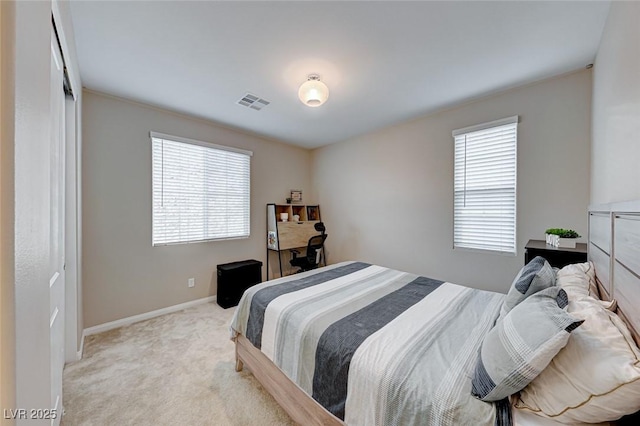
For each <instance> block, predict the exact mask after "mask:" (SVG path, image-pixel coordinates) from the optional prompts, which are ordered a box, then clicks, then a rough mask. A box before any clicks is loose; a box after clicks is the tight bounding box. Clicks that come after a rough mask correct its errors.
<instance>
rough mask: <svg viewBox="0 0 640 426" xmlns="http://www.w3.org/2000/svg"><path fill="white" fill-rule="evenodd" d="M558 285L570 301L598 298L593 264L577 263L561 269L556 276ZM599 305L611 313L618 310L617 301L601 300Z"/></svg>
mask: <svg viewBox="0 0 640 426" xmlns="http://www.w3.org/2000/svg"><path fill="white" fill-rule="evenodd" d="M556 285H557V286H558V287H560V288H562V289H564V290H565V291H566V292H567V294H568V295H569V300H575V299H578V298H582V297H584V296H591V297H594V298H596V299H597V298H598V285H597V284H596V274H595V267H594V265H593V263H591V262H585V263H575V264H572V265H567V266H565V267H564V268H562V269H559V270H558V272H557V274H556ZM599 303H600V304H601V305H602V306H604V307H605V308H606V309H608V310H610V311H614V312H615V310H616V306H617V303H616V301H615V300H611V301H605V300H600V301H599Z"/></svg>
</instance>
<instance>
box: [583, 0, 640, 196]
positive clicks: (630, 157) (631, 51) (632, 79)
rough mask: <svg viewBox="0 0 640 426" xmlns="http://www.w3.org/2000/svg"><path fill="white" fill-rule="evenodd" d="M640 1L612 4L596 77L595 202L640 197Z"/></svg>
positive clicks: (593, 180) (592, 170) (594, 121)
mask: <svg viewBox="0 0 640 426" xmlns="http://www.w3.org/2000/svg"><path fill="white" fill-rule="evenodd" d="M639 135H640V3H638V2H617V1H615V2H611V9H610V10H609V17H608V18H607V23H606V25H605V28H604V31H603V34H602V40H601V41H600V47H599V49H598V54H597V56H596V61H595V67H594V76H593V127H592V138H593V140H592V155H591V157H592V160H591V161H592V163H591V173H592V181H591V202H593V203H607V202H612V201H625V200H637V199H640V136H639Z"/></svg>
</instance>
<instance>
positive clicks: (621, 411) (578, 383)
mask: <svg viewBox="0 0 640 426" xmlns="http://www.w3.org/2000/svg"><path fill="white" fill-rule="evenodd" d="M568 312H569V313H570V314H571V316H573V317H575V318H580V319H584V320H585V321H584V323H583V324H582V325H581V326H580V327H578V328H577V329H576V330H574V331H573V333H572V334H571V338H570V339H569V342H568V343H567V346H565V347H564V349H562V350H561V351H560V352H559V353H558V355H556V357H555V358H554V359H553V360H552V361H551V363H550V364H549V365H548V366H547V368H545V369H544V371H542V373H540V375H539V376H538V377H536V378H535V379H534V380H533V381H532V382H531V383H530V384H529V385H528V386H527V387H526V388H524V389H523V390H522V391H521V392H520V396H519V399H518V401H517V402H516V404H515V406H516V408H520V409H524V410H529V411H532V412H535V413H537V414H539V415H542V416H545V417H550V418H553V419H554V420H556V421H559V422H562V423H574V422H589V423H595V422H605V421H612V420H616V419H618V418H620V417H622V416H623V415H626V414H632V413H635V412H636V411H638V410H640V349H638V347H637V346H636V345H635V343H634V341H633V339H632V337H631V334H630V333H629V330H628V329H627V327H626V325H625V324H624V322H623V321H622V320H621V319H620V318H619V317H618V316H617V315H616V314H614V313H613V312H611V311H608V310H607V309H605V308H604V307H603V306H602V305H601V304H600V303H599V301H597V300H595V299H593V298H592V297H588V296H583V297H582V298H580V299H578V300H576V299H574V300H571V298H570V301H569V306H568Z"/></svg>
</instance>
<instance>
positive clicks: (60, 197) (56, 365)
mask: <svg viewBox="0 0 640 426" xmlns="http://www.w3.org/2000/svg"><path fill="white" fill-rule="evenodd" d="M63 73H64V71H63V63H62V55H61V54H60V48H59V47H58V40H57V38H56V35H55V32H54V31H53V29H52V30H51V179H50V184H51V191H50V193H51V199H50V220H51V256H50V259H51V269H50V271H51V274H50V279H49V292H50V293H49V294H50V296H49V305H50V312H49V313H50V317H49V327H50V340H51V341H50V343H51V347H50V351H51V354H50V356H51V408H52V409H54V410H56V413H57V416H56V418H55V419H54V420H52V421H51V424H52V425H58V424H60V418H61V417H62V370H63V368H64V328H65V327H64V318H65V312H64V299H65V296H64V288H65V275H64V217H65V216H64V188H65V185H64V159H65V156H64V146H65V144H64V122H65V120H64V88H63V84H64V81H63V79H64V75H63Z"/></svg>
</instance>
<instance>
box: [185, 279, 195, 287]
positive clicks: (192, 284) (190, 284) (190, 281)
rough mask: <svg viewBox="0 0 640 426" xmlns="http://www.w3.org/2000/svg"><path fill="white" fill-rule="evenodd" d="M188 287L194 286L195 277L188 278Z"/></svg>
mask: <svg viewBox="0 0 640 426" xmlns="http://www.w3.org/2000/svg"><path fill="white" fill-rule="evenodd" d="M187 285H188V286H189V287H195V286H196V279H195V278H189V281H188V284H187Z"/></svg>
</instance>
